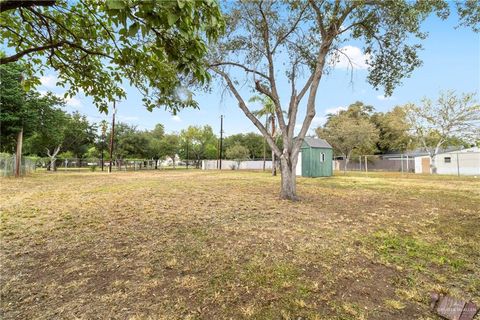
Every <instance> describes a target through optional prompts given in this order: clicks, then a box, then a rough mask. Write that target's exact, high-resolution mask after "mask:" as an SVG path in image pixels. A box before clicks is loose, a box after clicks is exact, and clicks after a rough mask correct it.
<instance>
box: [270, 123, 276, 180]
mask: <svg viewBox="0 0 480 320" xmlns="http://www.w3.org/2000/svg"><path fill="white" fill-rule="evenodd" d="M270 119H271V120H272V138H273V139H274V140H275V115H274V114H272V115H271V116H270ZM275 141H276V140H275ZM276 175H277V166H276V165H275V152H274V151H273V150H272V176H276Z"/></svg>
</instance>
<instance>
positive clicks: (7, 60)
mask: <svg viewBox="0 0 480 320" xmlns="http://www.w3.org/2000/svg"><path fill="white" fill-rule="evenodd" d="M66 43H67V42H66V41H64V40H63V41H60V42H56V43H51V44H49V45H44V46H40V47H35V48H30V49H26V50H23V51H20V52H18V53H16V54H14V55H12V56H9V57H2V58H0V64H6V63H11V62H15V61H18V60H19V59H20V58H22V57H23V56H24V55H27V54H29V53H32V52H37V51H43V50H48V49H52V48H53V49H54V48H59V47H61V46H63V45H65V44H66Z"/></svg>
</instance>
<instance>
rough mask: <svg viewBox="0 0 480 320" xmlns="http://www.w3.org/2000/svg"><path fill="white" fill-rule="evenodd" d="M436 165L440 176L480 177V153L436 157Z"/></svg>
mask: <svg viewBox="0 0 480 320" xmlns="http://www.w3.org/2000/svg"><path fill="white" fill-rule="evenodd" d="M446 158H450V162H446ZM435 165H436V166H437V173H438V174H460V175H480V152H475V153H473V152H472V153H467V152H462V153H460V152H458V153H453V152H451V153H443V154H439V155H436V156H435Z"/></svg>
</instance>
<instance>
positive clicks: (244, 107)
mask: <svg viewBox="0 0 480 320" xmlns="http://www.w3.org/2000/svg"><path fill="white" fill-rule="evenodd" d="M212 70H213V71H214V72H215V73H217V74H218V75H220V76H221V77H222V78H223V79H224V80H225V82H226V83H227V86H228V87H229V89H230V91H231V92H232V93H233V95H234V96H235V98H236V99H237V101H238V106H239V107H240V109H241V110H242V111H243V113H245V115H246V116H247V118H248V119H250V121H252V122H253V124H254V125H255V126H256V127H257V128H258V130H260V132H261V133H262V134H263V135H264V136H265V138H266V139H267V142H268V144H269V146H270V148H272V150H273V151H274V152H275V154H276V155H277V156H280V155H281V152H280V149H278V147H277V145H276V144H275V141H274V139H273V137H272V136H271V135H270V134H269V133H268V132H267V129H266V128H265V127H264V126H263V124H262V123H261V122H260V121H259V120H258V119H257V117H255V116H254V115H253V113H252V112H251V111H250V110H249V109H248V107H247V105H246V103H245V101H244V100H243V98H242V97H241V96H240V93H239V92H238V90H237V88H235V85H234V84H233V82H232V80H231V79H230V77H229V76H228V75H227V74H226V73H225V72H223V71H222V70H220V69H219V68H216V67H213V68H212Z"/></svg>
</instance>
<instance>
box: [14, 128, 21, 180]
mask: <svg viewBox="0 0 480 320" xmlns="http://www.w3.org/2000/svg"><path fill="white" fill-rule="evenodd" d="M22 145H23V127H22V129H20V132H19V133H18V136H17V151H16V153H15V178H18V177H20V174H21V170H20V168H21V166H22Z"/></svg>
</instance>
